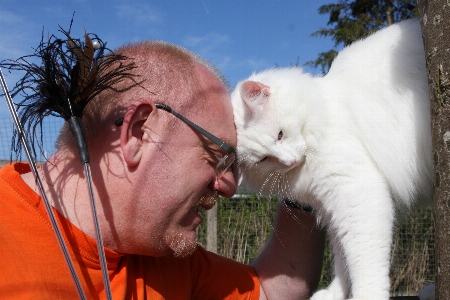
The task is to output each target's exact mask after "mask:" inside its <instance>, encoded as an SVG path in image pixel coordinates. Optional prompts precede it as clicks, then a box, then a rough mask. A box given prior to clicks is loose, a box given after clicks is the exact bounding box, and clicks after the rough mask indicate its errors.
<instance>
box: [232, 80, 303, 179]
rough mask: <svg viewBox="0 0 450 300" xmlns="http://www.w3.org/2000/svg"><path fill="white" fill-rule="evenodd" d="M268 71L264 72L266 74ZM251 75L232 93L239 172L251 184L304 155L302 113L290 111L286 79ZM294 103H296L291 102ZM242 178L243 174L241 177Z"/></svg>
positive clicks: (294, 163) (284, 170)
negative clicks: (284, 80)
mask: <svg viewBox="0 0 450 300" xmlns="http://www.w3.org/2000/svg"><path fill="white" fill-rule="evenodd" d="M265 75H267V74H265ZM265 75H264V76H258V75H253V76H251V77H250V78H249V79H247V80H245V81H242V82H240V83H239V84H238V85H237V87H236V89H235V90H234V91H233V93H232V95H231V99H232V104H233V111H234V120H235V124H236V131H237V147H236V152H237V155H238V170H239V171H238V172H239V174H240V175H241V176H242V175H243V176H244V179H245V180H246V181H247V182H248V183H250V185H252V186H253V187H260V186H261V184H262V182H261V181H264V180H266V179H267V176H269V175H271V174H274V173H275V174H286V173H287V172H289V171H291V170H292V169H294V168H295V167H297V166H299V165H300V164H301V163H302V162H303V161H304V157H305V151H306V142H305V140H304V138H303V136H302V134H301V122H302V118H303V117H304V116H302V114H301V113H300V114H298V113H297V112H296V111H292V110H291V107H292V102H295V100H294V99H286V97H290V96H292V97H295V95H293V94H292V92H290V91H289V83H287V82H280V80H279V77H278V76H277V74H274V76H275V77H278V79H275V80H273V81H272V80H271V78H270V76H268V77H267V76H265ZM294 106H295V105H294ZM241 179H242V177H241Z"/></svg>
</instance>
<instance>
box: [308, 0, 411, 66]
mask: <svg viewBox="0 0 450 300" xmlns="http://www.w3.org/2000/svg"><path fill="white" fill-rule="evenodd" d="M319 14H321V15H325V14H329V15H330V18H329V21H328V23H327V25H328V27H327V28H321V29H319V30H317V31H316V32H314V33H313V34H312V36H315V37H317V36H321V37H331V39H332V40H333V41H334V49H331V50H329V51H327V52H321V53H319V55H318V58H317V59H316V60H314V61H309V62H307V63H306V65H310V66H314V67H315V68H317V67H319V66H320V68H321V70H322V73H323V74H325V73H327V72H328V70H329V69H330V67H331V63H332V62H333V60H334V58H335V57H336V55H337V53H338V52H337V49H340V48H342V47H345V46H348V45H350V44H351V43H353V42H354V41H356V40H359V39H361V38H364V37H366V36H368V35H370V34H371V33H373V32H374V31H377V30H378V29H380V28H383V27H385V26H387V25H391V24H393V23H395V22H398V21H401V20H405V19H409V18H412V17H416V16H418V12H417V1H416V0H409V1H406V0H404V1H391V0H355V1H348V0H342V1H338V3H336V4H334V3H331V4H326V5H322V6H321V7H319Z"/></svg>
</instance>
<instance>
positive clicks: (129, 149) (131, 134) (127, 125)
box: [120, 98, 157, 167]
mask: <svg viewBox="0 0 450 300" xmlns="http://www.w3.org/2000/svg"><path fill="white" fill-rule="evenodd" d="M156 111H157V108H156V106H155V104H154V103H153V101H151V100H150V99H148V98H144V99H139V100H137V101H136V102H134V103H133V104H132V105H130V107H129V108H128V109H127V112H126V113H125V116H124V118H123V124H122V127H121V131H120V147H121V148H122V153H123V157H124V159H125V162H126V163H127V165H128V166H130V167H132V166H136V165H137V164H139V161H140V160H141V157H142V151H143V149H142V145H143V143H142V136H143V135H144V133H145V130H144V129H145V128H144V124H145V122H146V121H147V119H148V118H149V116H150V115H151V114H154V113H156Z"/></svg>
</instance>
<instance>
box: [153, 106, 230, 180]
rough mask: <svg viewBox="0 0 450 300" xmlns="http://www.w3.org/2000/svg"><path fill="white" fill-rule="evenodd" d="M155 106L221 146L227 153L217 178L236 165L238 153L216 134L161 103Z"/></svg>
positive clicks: (220, 164)
mask: <svg viewBox="0 0 450 300" xmlns="http://www.w3.org/2000/svg"><path fill="white" fill-rule="evenodd" d="M155 105H156V108H159V109H162V110H165V111H167V112H168V113H171V114H172V115H174V116H175V117H177V118H178V119H180V120H181V121H183V122H184V123H186V124H188V125H189V126H190V127H191V128H192V129H194V130H195V131H197V132H199V133H201V134H202V135H203V136H204V137H206V138H207V139H209V140H210V141H212V142H213V143H214V144H216V145H217V146H219V147H220V148H222V149H223V150H225V151H226V152H227V153H226V154H225V155H224V156H223V157H222V158H221V159H220V160H219V162H218V163H217V165H216V172H217V176H218V177H219V178H221V177H222V176H223V174H224V173H225V172H226V171H227V170H228V169H229V168H230V167H231V166H232V165H233V164H234V162H235V160H236V151H235V150H234V148H233V146H231V145H230V144H228V143H226V142H224V141H223V140H221V139H219V138H218V137H216V136H215V135H214V134H212V133H210V132H209V131H207V130H206V129H203V128H202V127H200V126H198V125H197V124H195V123H194V122H192V121H191V120H189V119H187V118H186V117H184V116H183V115H180V114H179V113H178V112H176V111H175V110H173V109H172V108H171V107H170V106H168V105H165V104H161V103H156V104H155ZM228 158H230V159H232V160H231V161H228V162H227V160H228Z"/></svg>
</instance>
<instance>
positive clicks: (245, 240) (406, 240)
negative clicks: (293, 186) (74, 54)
mask: <svg viewBox="0 0 450 300" xmlns="http://www.w3.org/2000/svg"><path fill="white" fill-rule="evenodd" d="M61 124H62V121H61V120H60V119H56V118H52V119H49V120H47V121H46V123H44V125H43V130H44V140H43V144H42V145H43V147H42V149H43V152H44V154H45V156H47V157H48V156H49V155H51V153H53V151H55V147H54V143H55V140H56V137H57V134H58V132H59V128H60V126H61ZM12 128H13V125H12V122H11V120H9V119H1V118H0V160H4V161H9V160H10V159H11V157H13V159H14V157H15V156H14V155H13V156H11V138H12V130H13V129H12ZM23 158H25V157H24V156H23ZM36 159H37V160H44V155H42V154H38V156H37V157H36ZM276 207H277V199H274V198H272V199H268V198H263V197H257V196H255V195H251V194H250V195H249V194H245V195H240V196H239V195H238V196H235V197H233V198H230V199H225V198H222V199H221V200H220V201H219V202H218V203H217V220H216V222H217V236H216V239H217V253H218V254H220V255H223V256H225V257H228V258H231V259H234V260H237V261H239V262H242V263H245V264H250V263H251V262H252V261H253V259H254V258H255V257H256V255H257V254H258V253H259V252H260V251H261V249H262V247H263V246H264V243H265V242H266V240H267V238H268V237H269V235H270V233H271V231H272V222H273V218H274V214H275V211H276ZM204 219H206V216H204ZM206 232H207V223H206V222H203V223H202V224H201V225H200V226H199V228H198V232H197V236H198V242H199V244H201V245H203V246H206V244H207V241H206V236H207V234H206ZM374 250H375V249H374ZM391 265H392V267H391V273H390V277H391V295H393V296H407V295H411V296H412V295H417V293H418V291H419V290H420V289H421V288H423V287H424V286H425V285H426V284H428V283H431V282H434V281H435V264H434V219H433V209H432V208H421V209H415V210H413V211H412V212H411V214H410V215H409V216H408V217H407V218H406V219H405V220H403V221H402V222H401V223H398V224H397V227H396V230H395V233H394V244H393V248H392V255H391ZM332 274H333V270H332V254H331V252H330V247H329V244H327V247H326V250H325V255H324V261H323V268H322V278H321V282H320V287H325V286H326V285H328V283H329V282H330V281H331V279H332Z"/></svg>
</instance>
